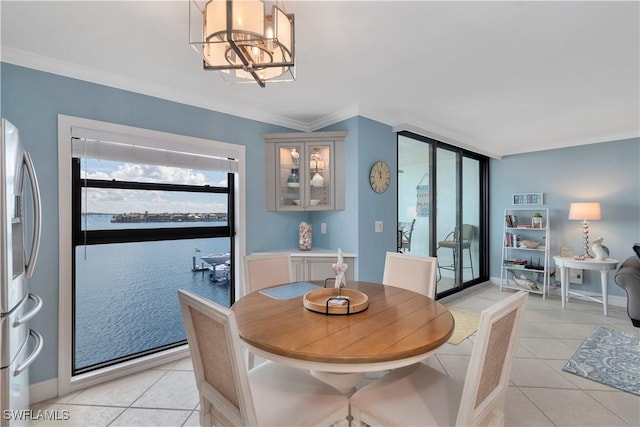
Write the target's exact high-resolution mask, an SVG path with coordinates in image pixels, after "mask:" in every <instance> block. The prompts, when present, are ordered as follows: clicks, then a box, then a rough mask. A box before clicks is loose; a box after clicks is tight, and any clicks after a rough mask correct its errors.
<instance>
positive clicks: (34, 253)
mask: <svg viewBox="0 0 640 427" xmlns="http://www.w3.org/2000/svg"><path fill="white" fill-rule="evenodd" d="M22 161H23V163H24V165H25V167H26V168H27V175H29V183H30V184H31V194H32V196H33V238H32V242H31V252H30V253H29V258H27V263H26V264H25V277H27V278H29V277H31V276H32V275H33V268H34V267H35V264H36V258H38V250H39V249H40V229H41V219H40V217H41V207H40V186H39V185H38V177H37V176H36V171H35V169H34V167H33V161H32V160H31V155H29V153H28V152H26V151H25V152H24V153H23V156H22Z"/></svg>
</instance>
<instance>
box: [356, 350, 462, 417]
mask: <svg viewBox="0 0 640 427" xmlns="http://www.w3.org/2000/svg"><path fill="white" fill-rule="evenodd" d="M462 389H463V384H461V383H457V382H455V381H454V380H453V379H452V378H451V377H449V376H447V375H445V374H443V373H442V372H440V371H438V370H437V369H434V368H432V367H430V366H427V365H425V364H422V363H418V364H415V365H411V366H408V367H406V368H401V369H395V370H393V371H391V372H390V373H389V374H387V375H385V376H384V377H382V378H381V379H380V380H378V381H376V382H373V383H371V384H369V385H367V386H365V387H363V388H362V389H360V390H358V391H357V392H356V393H354V395H353V396H351V399H350V401H351V407H352V411H353V408H358V409H359V410H360V411H361V412H362V421H364V422H367V420H369V421H370V422H372V423H373V424H380V425H393V426H416V425H423V426H453V425H455V423H456V418H457V416H458V407H459V404H460V400H461V396H462Z"/></svg>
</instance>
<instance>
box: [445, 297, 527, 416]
mask: <svg viewBox="0 0 640 427" xmlns="http://www.w3.org/2000/svg"><path fill="white" fill-rule="evenodd" d="M528 295H529V294H528V293H527V292H524V291H519V292H518V293H516V294H514V295H511V296H509V297H507V298H505V299H504V300H502V301H499V302H497V303H495V304H494V305H492V306H491V307H489V308H487V309H486V310H484V311H483V312H482V313H481V314H480V322H479V325H478V335H477V339H476V342H475V343H474V345H473V351H472V353H471V359H470V361H469V367H468V369H467V375H466V378H465V382H464V390H463V392H462V399H461V401H460V407H459V410H458V417H457V421H456V425H458V426H472V425H474V426H476V425H495V424H487V422H488V421H489V419H490V418H491V417H492V416H496V417H502V416H503V414H504V407H503V406H504V398H505V393H506V391H507V387H508V385H509V377H510V376H511V365H512V362H513V356H514V354H515V347H516V341H517V337H518V333H519V331H520V324H521V323H522V315H523V312H524V304H525V302H526V300H527V296H528Z"/></svg>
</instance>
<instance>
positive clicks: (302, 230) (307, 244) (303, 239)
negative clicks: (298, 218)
mask: <svg viewBox="0 0 640 427" xmlns="http://www.w3.org/2000/svg"><path fill="white" fill-rule="evenodd" d="M311 237H312V236H311V225H310V224H307V223H306V222H304V221H302V222H301V223H300V225H299V226H298V249H300V250H301V251H310V250H311Z"/></svg>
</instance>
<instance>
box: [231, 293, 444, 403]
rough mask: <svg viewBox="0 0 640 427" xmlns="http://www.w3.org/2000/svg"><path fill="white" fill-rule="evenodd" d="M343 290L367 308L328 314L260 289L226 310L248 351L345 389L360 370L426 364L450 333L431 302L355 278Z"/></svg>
mask: <svg viewBox="0 0 640 427" xmlns="http://www.w3.org/2000/svg"><path fill="white" fill-rule="evenodd" d="M312 283H315V284H318V285H321V286H322V282H312ZM348 288H351V289H357V290H359V291H361V292H363V293H365V294H366V295H367V296H368V297H369V307H368V308H367V309H366V310H364V311H362V312H360V313H356V314H349V315H326V314H321V313H316V312H312V311H309V310H307V309H305V308H304V307H303V304H302V296H296V297H293V298H290V299H275V298H272V297H269V296H267V295H264V294H262V293H261V292H260V291H256V292H252V293H250V294H249V295H246V296H244V297H242V298H240V299H239V300H238V301H236V303H235V304H234V305H233V306H232V307H231V310H233V312H234V313H235V316H236V321H237V323H238V331H239V334H240V338H241V339H242V341H243V342H244V344H245V345H246V346H247V347H248V349H249V351H251V352H253V353H254V354H256V355H258V356H260V357H263V358H265V359H269V360H272V361H274V362H278V363H283V364H287V365H289V366H294V367H298V368H303V369H310V370H311V371H312V372H313V373H314V375H315V376H317V377H319V378H321V379H323V380H325V381H327V382H329V383H331V384H332V385H334V386H335V387H336V388H339V389H341V390H344V391H345V392H348V391H349V390H350V389H352V388H353V386H354V385H355V384H356V383H357V381H359V379H361V378H362V376H363V375H364V373H365V372H372V371H381V370H387V369H395V368H399V367H402V366H408V365H411V364H413V363H417V362H419V361H420V360H423V359H425V358H426V357H428V356H429V354H430V353H431V352H433V351H434V350H435V349H436V348H438V347H439V346H441V345H442V344H444V343H445V342H447V340H448V339H449V337H450V336H451V334H452V333H453V329H454V320H453V316H452V315H451V313H449V311H448V310H447V308H446V307H445V306H444V305H442V304H440V303H438V302H436V301H434V300H432V299H431V298H428V297H426V296H424V295H421V294H418V293H416V292H412V291H408V290H405V289H401V288H397V287H394V286H388V285H381V284H378V283H368V282H354V281H352V282H349V283H348ZM336 374H342V375H336Z"/></svg>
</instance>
